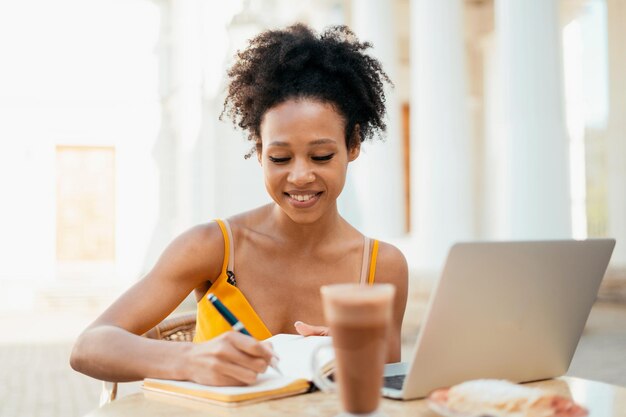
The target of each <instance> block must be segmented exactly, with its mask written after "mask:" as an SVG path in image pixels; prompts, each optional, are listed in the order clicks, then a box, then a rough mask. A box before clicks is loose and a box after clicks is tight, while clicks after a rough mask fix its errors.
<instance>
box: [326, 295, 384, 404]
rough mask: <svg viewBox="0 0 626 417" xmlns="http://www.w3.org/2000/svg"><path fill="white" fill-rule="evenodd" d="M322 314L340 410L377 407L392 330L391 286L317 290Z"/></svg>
mask: <svg viewBox="0 0 626 417" xmlns="http://www.w3.org/2000/svg"><path fill="white" fill-rule="evenodd" d="M321 292H322V302H323V307H324V316H325V318H326V322H327V324H328V325H329V326H330V332H331V335H332V339H333V348H334V350H335V358H336V371H335V376H336V379H337V384H338V386H339V395H340V398H341V402H342V406H343V409H344V411H346V412H348V413H352V414H367V413H372V412H375V411H376V410H377V409H378V404H379V402H380V396H381V393H380V392H381V391H380V390H381V385H382V381H383V367H384V364H385V358H386V355H387V336H388V332H389V331H390V327H391V318H392V303H393V296H394V293H395V288H394V287H393V285H391V284H375V285H373V286H362V285H357V284H354V285H353V284H337V285H329V286H324V287H322V289H321Z"/></svg>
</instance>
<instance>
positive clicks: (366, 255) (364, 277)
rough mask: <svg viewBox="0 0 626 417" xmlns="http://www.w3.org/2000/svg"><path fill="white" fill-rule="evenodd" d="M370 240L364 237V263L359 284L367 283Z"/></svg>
mask: <svg viewBox="0 0 626 417" xmlns="http://www.w3.org/2000/svg"><path fill="white" fill-rule="evenodd" d="M369 255H370V238H369V237H367V236H364V238H363V261H362V262H361V279H359V284H361V285H365V284H366V283H367V264H368V261H369V259H370V256H369Z"/></svg>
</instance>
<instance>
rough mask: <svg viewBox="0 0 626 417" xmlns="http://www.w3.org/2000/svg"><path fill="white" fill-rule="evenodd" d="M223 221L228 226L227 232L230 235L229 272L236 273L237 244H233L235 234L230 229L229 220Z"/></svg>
mask: <svg viewBox="0 0 626 417" xmlns="http://www.w3.org/2000/svg"><path fill="white" fill-rule="evenodd" d="M222 221H223V222H224V226H226V232H227V233H228V242H229V248H228V249H229V250H228V252H229V253H230V256H229V257H228V271H230V272H235V269H234V268H235V244H234V243H233V232H232V230H231V229H230V223H228V220H222Z"/></svg>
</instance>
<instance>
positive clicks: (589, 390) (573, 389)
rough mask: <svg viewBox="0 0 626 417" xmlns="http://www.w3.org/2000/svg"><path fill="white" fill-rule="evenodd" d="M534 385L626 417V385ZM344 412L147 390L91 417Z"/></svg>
mask: <svg viewBox="0 0 626 417" xmlns="http://www.w3.org/2000/svg"><path fill="white" fill-rule="evenodd" d="M528 385H529V386H537V387H541V388H545V389H547V390H550V391H552V392H554V393H556V394H559V395H563V396H567V397H571V398H573V399H574V401H576V402H577V403H579V404H581V405H583V406H585V407H587V409H588V410H589V417H626V388H624V387H618V386H616V385H610V384H605V383H602V382H596V381H590V380H587V379H581V378H573V377H561V378H557V379H551V380H547V381H541V382H534V383H531V384H528ZM382 409H383V411H384V412H385V413H386V414H387V415H388V416H389V417H395V416H399V417H404V416H406V417H409V416H411V417H438V416H439V415H438V414H436V413H435V412H433V411H431V410H430V409H429V408H428V406H427V404H426V401H423V400H415V401H396V400H388V399H384V400H382ZM339 411H340V410H339V399H338V397H337V396H336V395H335V394H324V393H322V392H315V393H312V394H305V395H297V396H293V397H289V398H283V399H278V400H272V401H265V402H262V403H258V404H252V405H246V406H240V407H236V408H227V407H221V406H216V405H212V404H207V403H203V402H201V401H195V400H188V399H185V398H179V397H175V396H171V395H165V394H158V393H151V392H142V393H137V394H132V395H129V396H127V397H124V398H121V399H118V400H116V401H113V402H112V403H110V404H107V405H105V406H104V407H101V408H98V409H96V410H94V411H92V412H91V413H89V414H88V415H87V416H86V417H121V416H136V417H143V416H155V417H159V416H163V417H165V416H167V417H179V416H180V417H182V416H184V417H196V416H203V417H209V416H215V417H222V416H227V417H229V416H236V417H264V416H267V417H270V416H272V417H274V416H311V417H318V416H321V417H324V416H328V417H332V416H335V415H336V414H337V413H338V412H339Z"/></svg>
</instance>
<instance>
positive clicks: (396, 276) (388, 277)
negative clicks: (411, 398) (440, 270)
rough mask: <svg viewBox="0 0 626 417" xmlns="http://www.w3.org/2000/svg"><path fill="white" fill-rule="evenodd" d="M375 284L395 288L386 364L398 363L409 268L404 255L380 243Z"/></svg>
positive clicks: (394, 248) (396, 249)
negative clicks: (388, 284)
mask: <svg viewBox="0 0 626 417" xmlns="http://www.w3.org/2000/svg"><path fill="white" fill-rule="evenodd" d="M375 282H377V283H390V284H393V285H394V286H395V287H396V295H395V298H394V300H393V319H392V324H391V332H390V334H389V345H388V347H387V363H393V362H400V353H401V349H400V348H401V345H402V335H401V333H402V319H403V318H404V311H405V309H406V301H407V292H408V286H409V268H408V266H407V263H406V259H405V257H404V255H403V254H402V252H400V250H399V249H398V248H396V247H395V246H393V245H390V244H388V243H384V242H380V246H379V249H378V260H377V262H376V275H375Z"/></svg>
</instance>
